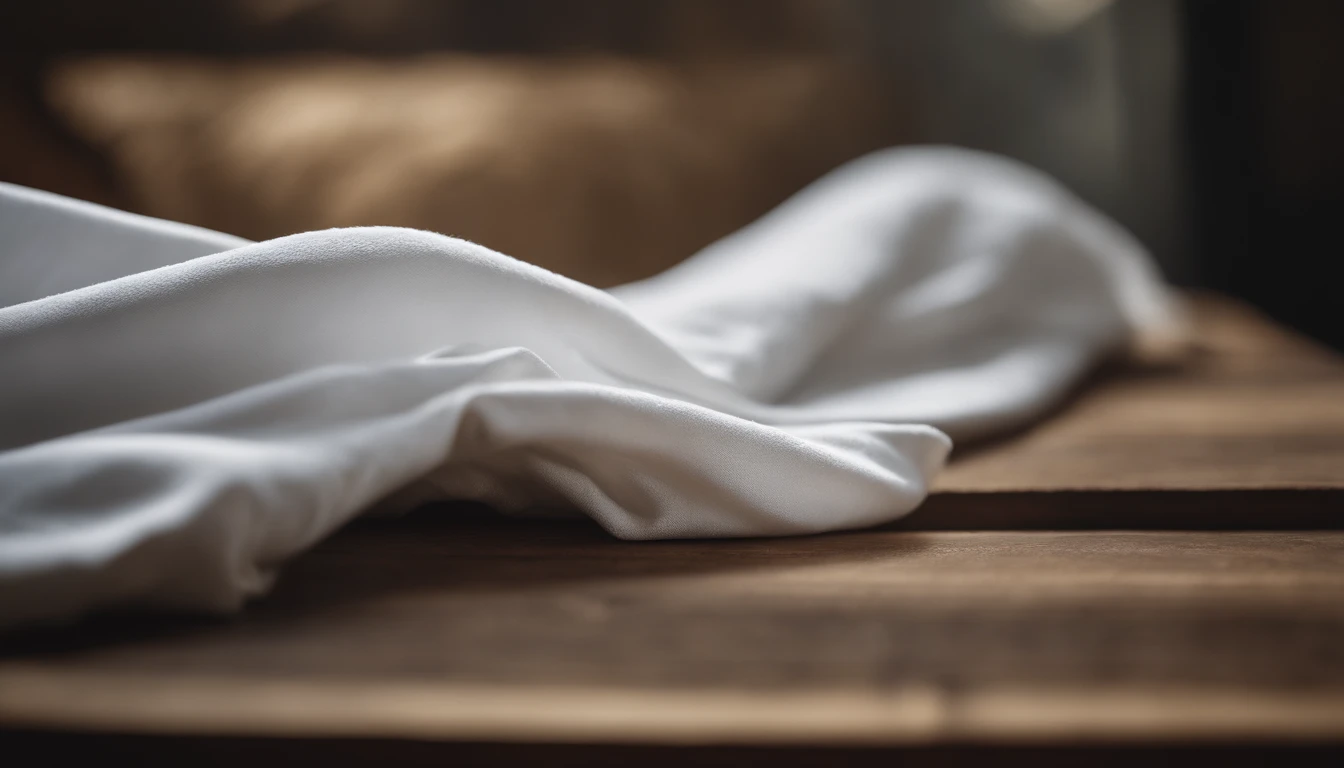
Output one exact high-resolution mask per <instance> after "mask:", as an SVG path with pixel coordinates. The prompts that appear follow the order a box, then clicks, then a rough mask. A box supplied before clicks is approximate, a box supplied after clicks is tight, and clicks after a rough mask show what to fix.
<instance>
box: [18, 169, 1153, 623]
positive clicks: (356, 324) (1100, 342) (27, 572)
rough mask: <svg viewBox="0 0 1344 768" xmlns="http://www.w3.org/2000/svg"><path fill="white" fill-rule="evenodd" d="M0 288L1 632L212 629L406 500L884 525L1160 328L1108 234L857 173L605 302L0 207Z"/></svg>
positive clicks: (427, 251)
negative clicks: (336, 534)
mask: <svg viewBox="0 0 1344 768" xmlns="http://www.w3.org/2000/svg"><path fill="white" fill-rule="evenodd" d="M519 226H526V222H522V221H520V222H519ZM0 282H2V283H3V296H4V298H5V300H6V302H7V303H9V304H10V306H7V307H5V308H3V309H0V370H2V371H3V375H0V617H3V620H4V622H5V623H7V624H18V623H25V622H32V621H39V620H46V619H55V618H64V617H71V616H75V615H79V614H81V613H83V612H86V611H88V610H91V609H96V608H100V607H107V606H117V605H129V604H134V605H154V606H170V607H178V608H188V609H193V610H211V611H227V610H232V609H236V608H237V607H238V606H240V605H241V604H242V602H243V601H245V600H246V599H247V598H248V597H250V596H252V595H255V594H257V593H259V592H261V591H263V590H264V589H265V588H266V587H267V585H268V584H269V583H270V581H271V580H272V579H273V577H274V575H275V573H276V569H277V567H278V566H279V565H280V564H281V563H282V562H283V561H284V560H285V559H286V558H288V557H291V556H293V555H295V554H296V553H298V552H300V551H302V550H303V549H305V548H306V547H309V546H310V545H312V544H313V543H314V542H316V541H317V540H319V539H321V538H322V537H323V536H325V535H326V534H328V533H330V532H331V531H332V530H333V529H335V528H336V527H338V526H339V525H341V524H342V523H344V522H345V521H347V520H348V519H350V518H351V517H352V516H354V515H356V514H358V513H360V512H362V511H365V510H369V509H371V508H382V509H390V510H395V509H404V508H406V507H409V506H412V505H414V504H416V503H419V502H422V501H424V500H427V499H435V498H459V499H477V500H482V501H486V502H488V503H490V504H493V505H496V506H498V507H499V508H501V509H503V510H510V511H519V512H539V511H544V510H581V511H582V512H584V513H586V514H588V515H590V516H591V517H593V518H594V519H595V520H597V521H598V522H599V523H600V524H601V525H602V526H604V527H605V528H606V529H607V530H609V531H611V532H612V533H613V534H614V535H616V536H619V537H622V538H629V539H650V538H671V537H698V536H759V535H784V534H801V533H809V532H815V531H825V530H833V529H840V528H850V527H856V526H865V525H870V524H874V523H878V522H882V521H886V520H890V519H893V518H896V517H899V516H901V515H903V514H905V513H907V512H909V511H910V510H911V509H913V508H914V507H915V506H917V505H918V504H919V503H920V501H921V500H922V499H923V498H924V495H925V493H926V491H927V488H928V484H929V481H930V479H931V478H932V477H933V475H934V474H935V473H936V472H937V471H938V470H939V468H940V467H941V466H942V463H943V461H944V460H945V458H946V456H947V453H948V451H949V448H950V446H951V442H950V440H949V436H950V437H951V438H956V439H961V438H970V437H978V436H984V435H988V434H992V433H994V432H997V431H1001V430H1005V429H1009V428H1013V427H1016V426H1020V425H1022V424H1024V423H1026V422H1029V421H1030V420H1032V419H1034V418H1038V417H1039V416H1040V415H1041V414H1042V413H1043V411H1044V410H1045V409H1047V408H1049V407H1050V406H1051V405H1052V404H1054V403H1055V402H1057V401H1058V399H1059V398H1060V397H1061V396H1062V395H1063V394H1064V392H1065V391H1066V390H1067V389H1068V388H1069V387H1070V386H1071V385H1072V384H1074V383H1076V381H1077V380H1078V379H1079V377H1080V376H1081V375H1082V374H1083V373H1084V372H1085V371H1086V369H1087V368H1088V367H1089V366H1091V365H1092V364H1093V363H1095V362H1096V361H1097V360H1098V359H1099V358H1100V357H1101V356H1103V355H1105V354H1107V353H1109V352H1111V351H1113V350H1114V349H1116V348H1117V346H1118V345H1121V344H1124V343H1125V342H1127V341H1128V340H1131V339H1133V338H1134V337H1135V335H1136V334H1140V333H1144V332H1147V331H1153V330H1160V329H1162V328H1166V327H1169V326H1171V325H1172V324H1174V323H1175V322H1176V320H1175V317H1174V311H1173V308H1172V305H1171V301H1170V298H1169V296H1168V294H1167V293H1166V291H1165V289H1164V288H1163V286H1162V284H1161V282H1160V280H1159V278H1158V277H1157V274H1156V272H1155V270H1154V268H1153V266H1152V265H1151V263H1150V262H1149V260H1148V259H1147V257H1146V255H1145V254H1144V253H1143V252H1142V250H1141V248H1140V247H1139V246H1138V245H1137V244H1136V243H1135V242H1134V241H1133V240H1132V239H1131V238H1130V237H1129V236H1127V235H1126V234H1125V233H1123V232H1122V231H1120V230H1119V229H1118V228H1117V227H1116V226H1115V225H1114V224H1112V223H1111V222H1109V221H1108V220H1106V219H1105V218H1103V217H1102V216H1101V215H1099V214H1098V213H1096V212H1094V211H1092V210H1090V209H1088V208H1087V207H1085V206H1084V205H1083V204H1082V203H1080V202H1079V201H1077V200H1076V199H1074V198H1073V197H1071V196H1070V195H1069V194H1067V193H1066V192H1065V191H1063V190H1062V189H1060V188H1058V187H1057V186H1056V185H1055V184H1053V183H1052V182H1050V181H1048V180H1046V179H1043V178H1041V177H1040V176H1038V175H1037V174H1035V173H1033V172H1031V171H1029V170H1027V169H1024V168H1022V167H1019V166H1017V165H1015V164H1012V163H1010V162H1008V161H1005V160H1000V159H996V158H992V157H987V156H983V155H978V154H974V153H970V152H964V151H959V150H951V149H902V150H889V151H886V152H882V153H878V154H875V155H871V156H869V157H866V158H863V159H861V160H858V161H855V162H853V163H851V164H849V165H847V166H845V167H842V168H841V169H839V170H837V171H835V172H833V173H832V174H830V175H829V176H827V177H826V178H824V179H822V180H821V181H819V182H817V183H815V184H814V185H812V186H811V187H809V188H808V189H806V190H804V191H803V192H801V193H799V194H798V195H796V196H795V197H794V198H793V199H791V200H790V201H788V202H787V203H785V204H784V205H783V206H781V207H780V208H778V209H777V210H775V211H774V212H772V213H771V214H769V215H768V216H766V217H765V218H763V219H762V220H760V221H758V222H756V223H755V224H753V225H751V226H749V227H747V228H745V229H743V230H741V231H740V232H738V233H736V234H734V235H732V236H731V237H729V238H726V239H724V240H722V241H720V242H719V243H717V244H715V245H713V246H711V247H709V248H707V249H706V250H704V251H702V252H701V253H699V254H697V255H695V256H693V257H692V258H691V259H689V260H688V261H686V262H684V263H682V264H681V265H679V266H677V267H675V268H673V269H671V270H669V271H668V272H665V273H663V274H662V275H659V276H657V277H655V278H653V279H650V280H647V281H644V282H640V283H635V284H631V285H627V286H623V287H620V288H617V289H614V290H612V291H610V292H605V291H600V290H597V289H594V288H591V287H589V286H586V285H583V284H580V283H577V282H574V281H572V280H568V279H566V278H563V277H560V276H557V275H555V274H552V273H549V272H547V271H545V270H542V269H539V268H537V267H534V266H530V265H527V264H524V263H522V262H519V261H516V260H513V259H511V258H509V257H507V256H503V255H501V254H498V253H496V252H494V251H491V250H489V249H488V248H485V247H482V246H479V245H475V244H472V243H468V242H464V241H462V240H456V239H452V238H448V237H444V236H441V235H436V234H431V233H428V232H422V231H417V230H408V229H396V228H362V229H342V230H327V231H320V232H309V233H304V234H298V235H293V236H290V237H284V238H280V239H276V240H270V241H267V242H262V243H255V244H247V243H242V242H239V241H238V240H236V239H234V238H231V237H228V236H225V235H220V234H216V233H211V232H206V231H202V230H196V229H192V228H187V227H182V226H180V225H175V224H169V223H166V222H162V221H156V220H152V219H144V218H140V217H134V216H131V215H129V214H122V213H117V212H114V211H108V210H105V209H100V208H97V207H94V206H89V205H87V204H79V203H74V202H72V201H66V200H63V199H60V198H53V197H51V196H48V195H45V194H42V193H37V192H33V191H31V190H24V189H20V188H14V187H3V188H0Z"/></svg>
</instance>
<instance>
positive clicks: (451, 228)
mask: <svg viewBox="0 0 1344 768" xmlns="http://www.w3.org/2000/svg"><path fill="white" fill-rule="evenodd" d="M1341 22H1344V3H1341V2H1338V1H1337V0H731V1H730V0H192V1H190V2H184V1H182V0H43V2H39V3H29V2H8V3H4V4H3V8H0V51H3V54H0V55H2V56H3V59H0V180H4V181H11V182H15V183H19V184H25V185H28V186H33V187H38V188H43V189H49V190H52V191H55V192H60V193H62V194H67V195H72V196H75V197H80V198H85V199H89V200H94V201H97V202H101V203H106V204H109V205H114V206H117V207H121V208H126V209H129V210H133V211H138V212H141V213H146V214H150V215H154V216H161V217H165V218H170V219H175V220H179V221H185V222H189V223H193V224H199V225H202V226H206V227H210V228H214V229H219V230H223V231H226V232H230V233H233V234H237V235H241V236H244V237H250V238H256V239H260V238H267V237H274V236H278V235H283V234H288V233H291V232H295V231H301V230H307V229H315V228H321V227H330V226H348V225H358V224H391V225H401V226H413V227H421V228H425V229H431V230H435V231H439V232H445V233H448V234H452V235H457V236H461V237H466V238H468V239H471V240H475V241H477V242H480V243H483V244H485V245H487V246H490V247H492V248H495V249H497V250H500V251H503V252H505V253H509V254H511V255H514V256H517V257H519V258H523V259H526V260H529V261H532V262H534V263H537V264H540V265H542V266H545V267H547V268H550V269H553V270H555V271H557V272H560V273H562V274H566V275H569V276H572V277H575V278H578V279H581V280H584V281H587V282H590V283H594V284H597V285H601V286H609V285H613V284H617V283H621V282H625V281H628V280H633V279H637V278H640V277H644V276H647V275H650V274H653V273H655V272H658V271H660V270H661V269H664V268H666V267H667V266H669V265H671V264H673V263H675V262H676V261H678V260H679V259H681V258H684V257H685V256H687V255H690V254H691V253H693V252H694V251H695V250H697V249H698V248H700V247H702V246H704V245H705V244H707V243H709V242H711V241H713V240H714V239H716V238H718V237H720V236H722V235H724V234H727V233H728V232H731V231H732V230H734V229H736V228H738V227H740V226H742V225H743V224H746V223H747V222H749V221H751V220H752V219H753V218H755V217H757V216H759V215H760V214H762V213H764V212H765V211H767V210H768V209H769V208H770V207H772V206H773V205H775V204H777V203H778V202H780V201H782V200H783V199H784V198H785V197H787V196H788V195H789V194H791V193H792V192H794V191H796V190H797V189H799V188H800V187H802V186H803V185H805V184H806V183H807V182H809V181H811V180H812V179H814V178H816V177H818V176H820V175H821V174H823V173H825V172H826V171H827V170H829V169H831V168H833V167H834V166H836V165H837V164H839V163H842V162H844V161H845V160H848V159H851V158H853V157H856V156H858V155H861V154H863V153H864V152H867V151H869V150H872V149H875V148H878V147H882V146H887V145H893V144H904V143H917V142H918V143H930V142H932V143H950V144H959V145H964V146H970V147H976V148H981V149H987V150H991V151H995V152H999V153H1002V154H1006V155H1009V156H1012V157H1016V158H1019V159H1021V160H1024V161H1026V162H1028V163H1030V164H1032V165H1035V166H1037V167H1039V168H1041V169H1043V170H1045V171H1046V172H1048V173H1050V174H1052V175H1054V176H1055V177H1057V178H1059V179H1060V180H1061V181H1063V182H1064V183H1065V184H1066V185H1068V186H1069V187H1071V188H1072V189H1074V190H1075V191H1076V192H1077V193H1078V194H1080V195H1081V196H1083V197H1084V198H1086V199H1088V200H1090V201H1091V202H1093V203H1094V204H1096V205H1097V206H1099V207H1101V208H1102V209H1104V210H1106V211H1107V212H1109V213H1110V214H1111V215H1113V216H1114V217H1115V218H1117V219H1118V220H1119V221H1121V222H1122V223H1123V224H1125V225H1126V226H1128V227H1129V228H1130V229H1131V230H1132V231H1133V232H1135V234H1137V235H1138V236H1139V238H1140V239H1141V240H1143V241H1144V242H1145V243H1146V244H1147V245H1148V246H1149V247H1150V248H1151V249H1152V250H1153V252H1154V253H1155V254H1156V256H1157V258H1158V260H1159V262H1160V263H1161V264H1162V266H1163V268H1164V270H1165V271H1166V273H1167V275H1168V277H1169V278H1171V279H1172V280H1173V281H1175V282H1177V283H1179V284H1181V285H1186V286H1196V287H1208V288H1212V289H1216V290H1221V291H1225V292H1228V293H1232V294H1234V295H1238V296H1241V297H1243V298H1246V299H1248V300H1250V301H1252V302H1253V303H1255V304H1257V305H1259V306H1261V307H1262V308H1264V309H1265V310H1267V311H1268V312H1269V313H1270V314H1272V315H1274V316H1276V317H1277V318H1279V319H1280V320H1281V321H1284V322H1286V323H1288V324H1290V325H1293V326H1295V327H1297V328H1298V329H1300V330H1302V331H1304V332H1306V333H1308V334H1310V335H1313V336H1315V337H1316V338H1318V339H1321V340H1323V341H1325V342H1327V343H1330V344H1332V345H1335V346H1336V347H1344V322H1342V318H1341V312H1340V310H1339V309H1338V308H1337V306H1336V302H1335V300H1334V294H1335V293H1336V291H1337V290H1338V289H1337V288H1336V287H1335V284H1333V283H1332V282H1331V281H1330V280H1329V279H1328V276H1329V275H1328V270H1329V267H1330V266H1331V262H1332V261H1333V260H1334V259H1335V258H1336V257H1337V254H1338V252H1339V246H1338V240H1337V238H1336V237H1335V236H1334V233H1335V230H1334V220H1335V218H1336V216H1337V215H1338V213H1337V212H1339V211H1340V210H1341V207H1340V203H1341V194H1342V193H1341V180H1344V147H1342V146H1341V142H1344V87H1341V83H1340V75H1341V74H1344V66H1341V65H1344V54H1341V50H1340V46H1339V45H1338V43H1337V38H1338V36H1339V33H1340V31H1341V30H1344V24H1341Z"/></svg>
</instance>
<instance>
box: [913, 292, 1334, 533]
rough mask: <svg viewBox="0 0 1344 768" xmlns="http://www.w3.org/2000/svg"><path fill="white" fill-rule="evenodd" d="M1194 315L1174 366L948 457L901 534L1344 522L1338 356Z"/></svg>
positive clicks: (1244, 320)
mask: <svg viewBox="0 0 1344 768" xmlns="http://www.w3.org/2000/svg"><path fill="white" fill-rule="evenodd" d="M1191 309H1192V317H1193V318H1194V326H1195V329H1196V330H1195V334H1194V336H1195V344H1194V347H1193V349H1192V351H1191V354H1189V355H1188V356H1187V357H1186V358H1184V359H1183V360H1182V361H1180V362H1179V363H1176V364H1173V365H1169V366H1165V367H1158V368H1151V367H1150V368H1142V367H1138V368H1128V369H1116V368H1112V369H1108V370H1106V371H1103V372H1101V373H1100V374H1099V375H1098V376H1096V377H1095V378H1094V379H1093V380H1092V381H1090V382H1088V383H1087V384H1086V386H1084V387H1082V388H1080V390H1079V392H1078V393H1077V395H1076V397H1075V398H1074V399H1073V400H1072V402H1070V403H1069V404H1067V405H1066V406H1065V407H1063V408H1062V409H1061V410H1060V411H1059V412H1058V413H1056V414H1055V415H1054V416H1052V417H1051V418H1050V419H1047V420H1045V421H1043V422H1042V423H1040V424H1039V425H1038V426H1036V427H1035V428H1034V429H1031V430H1029V431H1027V432H1025V433H1023V434H1019V435H1014V436H1012V437H1011V438H1009V439H1006V440H1001V441H998V442H995V443H992V444H987V445H981V446H969V447H958V449H957V450H956V452H955V454H954V458H953V461H952V463H951V464H950V466H949V467H948V469H947V471H946V472H944V473H943V475H942V476H941V477H939V479H938V483H937V486H936V489H935V490H936V492H937V493H936V495H935V496H934V497H933V498H932V499H931V500H930V502H929V503H927V504H926V505H925V506H924V507H923V508H921V509H920V510H918V511H916V512H915V514H913V515H912V516H910V518H908V519H907V520H905V521H903V522H902V523H901V524H900V526H899V527H903V528H907V529H915V528H923V529H929V528H932V529H971V528H979V529H984V528H1017V529H1021V528H1099V527H1143V528H1247V527H1249V528H1326V527H1328V528H1334V527H1339V526H1340V525H1341V524H1344V515H1342V514H1341V510H1344V359H1341V358H1340V357H1339V356H1338V355H1336V354H1334V353H1333V352H1331V351H1330V350H1328V349H1325V348H1323V347H1320V346H1318V345H1315V344H1313V343H1311V342H1309V341H1307V340H1305V339H1302V338H1300V337H1297V336H1295V335H1293V334H1291V333H1289V332H1287V331H1285V330H1283V329H1281V328H1278V327H1277V326H1275V325H1273V324H1272V323H1270V322H1268V321H1267V320H1265V319H1264V318H1263V317H1261V316H1260V315H1258V314H1257V313H1256V312H1255V311H1253V310H1251V309H1250V308H1248V307H1246V306H1244V305H1242V304H1239V303H1236V302H1233V301H1230V300H1227V299H1220V298H1216V297H1212V296H1202V297H1196V298H1195V299H1193V300H1192V302H1191ZM986 494H989V495H990V496H988V497H987V496H986ZM990 502H992V503H990Z"/></svg>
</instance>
